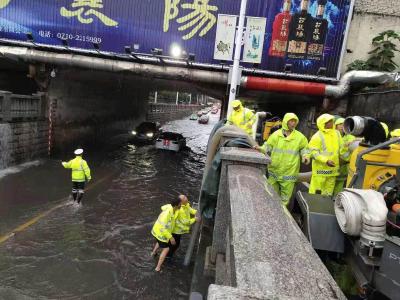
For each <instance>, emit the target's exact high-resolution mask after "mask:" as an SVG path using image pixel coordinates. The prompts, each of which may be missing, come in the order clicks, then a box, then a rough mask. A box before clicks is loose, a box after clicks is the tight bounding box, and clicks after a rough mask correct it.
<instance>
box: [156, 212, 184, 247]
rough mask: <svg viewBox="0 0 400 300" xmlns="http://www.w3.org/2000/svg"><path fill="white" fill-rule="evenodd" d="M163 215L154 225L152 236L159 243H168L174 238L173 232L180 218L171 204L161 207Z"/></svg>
mask: <svg viewBox="0 0 400 300" xmlns="http://www.w3.org/2000/svg"><path fill="white" fill-rule="evenodd" d="M161 210H162V212H161V214H160V215H159V216H158V218H157V221H156V222H155V223H154V225H153V229H152V230H151V234H152V235H153V236H154V237H155V238H156V239H157V240H159V241H161V242H164V243H168V242H169V240H170V239H171V237H172V231H173V229H174V227H175V220H176V218H177V216H178V211H179V210H177V211H175V212H174V208H173V207H172V205H171V204H166V205H163V206H162V207H161Z"/></svg>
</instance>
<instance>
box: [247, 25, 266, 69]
mask: <svg viewBox="0 0 400 300" xmlns="http://www.w3.org/2000/svg"><path fill="white" fill-rule="evenodd" d="M266 24H267V20H266V19H265V18H254V17H247V23H246V34H245V42H244V49H243V61H244V62H247V63H253V64H259V63H261V59H262V56H263V47H264V37H265V26H266Z"/></svg>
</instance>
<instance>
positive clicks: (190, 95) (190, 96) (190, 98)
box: [189, 94, 192, 104]
mask: <svg viewBox="0 0 400 300" xmlns="http://www.w3.org/2000/svg"><path fill="white" fill-rule="evenodd" d="M189 104H192V94H189Z"/></svg>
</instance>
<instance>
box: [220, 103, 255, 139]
mask: <svg viewBox="0 0 400 300" xmlns="http://www.w3.org/2000/svg"><path fill="white" fill-rule="evenodd" d="M232 108H233V110H232V112H231V113H230V114H229V116H228V119H227V124H229V125H235V126H237V127H239V128H241V129H243V130H244V131H245V132H246V133H247V134H248V135H250V136H252V135H253V124H254V122H255V115H254V112H253V111H252V110H250V109H248V108H245V107H243V105H242V102H240V100H234V101H232Z"/></svg>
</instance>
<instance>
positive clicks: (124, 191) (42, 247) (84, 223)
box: [0, 115, 218, 300]
mask: <svg viewBox="0 0 400 300" xmlns="http://www.w3.org/2000/svg"><path fill="white" fill-rule="evenodd" d="M217 118H218V117H217V116H215V115H214V116H212V119H211V121H212V122H211V123H210V124H209V125H199V124H197V122H195V121H189V120H181V121H176V122H172V123H171V124H167V125H166V126H165V130H172V131H177V132H181V133H182V134H183V135H184V136H185V137H187V145H188V146H189V147H190V148H191V150H187V151H183V152H181V153H174V152H168V151H157V150H156V149H155V148H154V147H153V146H143V147H137V146H135V145H131V144H129V143H128V144H125V145H122V146H121V147H119V148H118V149H115V150H113V151H109V152H107V153H103V154H96V156H93V157H92V158H91V160H89V159H88V161H89V163H90V164H91V167H92V169H93V174H94V178H95V180H96V178H97V179H99V178H100V177H103V176H110V174H111V175H112V176H111V177H110V179H109V180H108V182H106V183H104V184H102V185H101V186H99V187H96V188H93V190H92V191H89V192H88V193H87V194H86V195H85V198H84V205H83V206H81V207H76V206H75V205H72V204H71V203H67V202H66V203H65V205H64V206H62V208H60V209H58V210H56V211H54V212H53V213H51V214H50V215H48V216H47V217H45V218H43V219H41V220H40V221H39V222H38V223H36V224H35V225H33V226H31V227H29V228H28V229H27V230H25V231H23V232H21V233H18V234H17V235H16V236H14V237H13V238H11V239H10V240H8V241H7V242H5V243H4V244H1V245H0V299H107V300H109V299H186V298H187V297H188V293H189V285H190V281H191V269H190V268H189V269H186V268H183V267H182V262H183V256H184V250H185V249H186V247H187V242H188V237H187V238H186V239H184V240H183V242H182V247H181V249H180V250H179V251H178V253H177V254H178V255H177V257H176V258H174V259H173V260H172V261H168V262H167V263H166V264H165V267H164V269H163V272H162V274H157V273H155V272H154V271H153V270H154V267H155V263H156V261H155V260H154V259H153V258H151V257H150V252H151V248H152V246H153V238H152V236H151V235H150V229H151V226H152V224H153V222H154V220H155V219H156V218H157V216H158V214H159V212H160V206H161V205H163V204H165V203H167V202H168V201H169V200H170V199H171V197H176V195H177V194H178V193H185V194H187V195H189V198H190V199H191V200H193V199H194V200H197V197H198V191H199V188H200V182H201V177H202V169H203V162H204V159H205V157H204V155H205V154H204V150H205V148H206V143H207V139H208V134H209V132H210V131H211V129H212V126H213V124H214V123H215V122H217ZM88 155H89V154H88ZM94 157H96V158H94ZM62 171H63V170H60V168H59V162H53V163H48V164H44V165H41V166H37V167H35V168H33V169H32V170H29V172H30V173H29V176H28V175H27V174H25V173H26V172H27V171H23V172H22V173H21V174H19V175H18V176H15V175H13V176H14V177H12V178H5V179H4V180H5V182H7V184H10V183H12V182H13V181H17V180H18V178H21V177H24V176H25V179H24V183H23V184H21V186H23V187H24V188H22V189H21V192H20V193H26V195H25V196H26V197H25V198H26V200H27V201H28V200H29V201H30V203H29V204H28V203H26V202H27V201H24V200H23V199H19V198H18V199H19V201H17V202H16V203H18V205H17V204H16V203H15V202H12V203H11V202H7V200H4V202H7V203H6V204H5V206H6V207H8V210H6V211H19V212H21V207H24V208H25V210H26V207H29V205H31V206H32V207H33V208H32V210H33V211H37V210H38V209H37V207H40V208H42V210H43V209H44V208H45V207H49V206H50V207H51V205H53V206H54V202H53V204H52V203H51V199H53V200H55V199H59V198H60V197H61V196H63V197H65V195H66V194H68V190H69V187H65V180H67V177H66V175H65V174H64V173H62ZM46 172H48V173H49V174H47V176H45V175H44V174H46ZM55 172H60V174H62V175H60V176H58V175H52V174H54V173H55ZM50 173H51V174H50ZM38 176H39V178H38ZM7 180H8V181H7ZM95 180H94V181H95ZM38 182H39V183H40V185H41V188H44V187H47V188H48V190H49V193H48V194H49V195H51V197H52V198H51V199H50V198H49V199H46V197H50V196H46V197H41V196H39V195H36V196H31V197H27V195H28V194H29V195H35V193H34V192H32V194H30V193H29V192H27V191H34V190H36V189H40V187H37V188H35V186H37V183H38ZM1 183H2V181H0V197H1V198H0V199H1V200H0V201H1V203H2V202H3V199H8V198H10V197H11V195H10V194H11V193H8V194H7V193H6V192H5V191H6V190H7V189H6V188H3V189H2V186H1ZM3 184H5V183H3ZM8 186H10V185H8ZM57 186H58V187H59V189H57ZM50 187H51V188H50ZM58 190H62V191H63V192H62V195H61V194H57V193H59V192H58ZM14 192H16V193H17V194H18V191H14ZM6 194H7V197H5V196H4V195H6ZM46 195H47V194H46ZM30 198H31V199H30ZM32 199H36V200H32ZM40 199H41V200H40ZM43 199H46V201H45V203H43V201H44V200H43ZM32 202H34V204H33V203H32ZM0 213H1V216H0V217H3V213H5V211H1V210H0ZM21 214H22V212H21ZM21 214H17V215H16V216H15V218H7V217H5V220H7V224H6V225H4V224H2V226H1V227H0V228H2V233H4V228H10V226H11V225H10V223H13V222H14V223H15V224H13V226H14V227H15V226H17V225H19V224H20V223H21V220H22V219H23V217H21V216H20V215H21ZM24 217H25V220H26V214H25V215H24ZM15 220H17V221H15ZM2 222H3V220H2V219H1V218H0V223H2ZM4 222H5V221H4Z"/></svg>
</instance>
